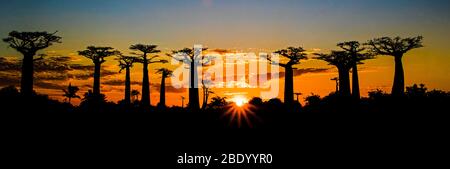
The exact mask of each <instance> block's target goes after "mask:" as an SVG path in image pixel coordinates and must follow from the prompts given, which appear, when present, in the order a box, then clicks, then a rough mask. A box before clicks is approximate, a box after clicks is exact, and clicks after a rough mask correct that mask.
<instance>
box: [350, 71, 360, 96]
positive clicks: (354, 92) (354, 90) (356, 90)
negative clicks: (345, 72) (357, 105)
mask: <svg viewBox="0 0 450 169" xmlns="http://www.w3.org/2000/svg"><path fill="white" fill-rule="evenodd" d="M352 96H353V97H354V98H356V99H359V98H360V97H361V95H360V93H359V78H358V66H357V65H356V63H355V64H354V65H353V68H352Z"/></svg>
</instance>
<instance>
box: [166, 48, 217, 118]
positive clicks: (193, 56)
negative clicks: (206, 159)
mask: <svg viewBox="0 0 450 169" xmlns="http://www.w3.org/2000/svg"><path fill="white" fill-rule="evenodd" d="M204 50H207V49H206V48H201V49H198V50H196V48H194V49H190V48H184V49H181V50H174V51H172V54H167V56H170V57H172V58H174V59H176V60H178V61H180V62H183V63H185V64H187V65H189V70H190V74H189V105H188V107H189V109H191V110H192V111H197V110H200V101H199V99H200V97H199V93H198V92H199V91H198V84H197V83H198V71H197V66H200V65H203V64H204V62H205V61H206V62H207V61H208V60H207V58H206V57H204V56H203V55H202V56H201V57H200V55H201V53H202V51H204ZM180 56H181V57H180Z"/></svg>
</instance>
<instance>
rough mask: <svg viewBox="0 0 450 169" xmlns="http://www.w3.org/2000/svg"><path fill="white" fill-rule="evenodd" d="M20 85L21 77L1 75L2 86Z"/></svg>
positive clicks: (0, 84)
mask: <svg viewBox="0 0 450 169" xmlns="http://www.w3.org/2000/svg"><path fill="white" fill-rule="evenodd" d="M19 84H20V77H19V76H17V75H12V74H6V73H1V74H0V86H10V85H14V86H17V85H19Z"/></svg>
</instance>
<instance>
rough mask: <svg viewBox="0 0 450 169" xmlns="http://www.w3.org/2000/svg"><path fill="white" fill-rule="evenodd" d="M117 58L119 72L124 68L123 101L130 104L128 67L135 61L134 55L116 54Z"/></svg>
mask: <svg viewBox="0 0 450 169" xmlns="http://www.w3.org/2000/svg"><path fill="white" fill-rule="evenodd" d="M117 60H118V61H119V67H120V70H119V72H122V70H123V69H125V98H124V103H125V104H126V105H130V104H131V80H130V68H131V67H133V64H134V62H136V57H134V56H125V55H118V57H117Z"/></svg>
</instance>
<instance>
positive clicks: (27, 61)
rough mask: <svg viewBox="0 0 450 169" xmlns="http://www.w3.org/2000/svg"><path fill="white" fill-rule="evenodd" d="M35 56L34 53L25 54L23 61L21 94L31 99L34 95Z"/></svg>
mask: <svg viewBox="0 0 450 169" xmlns="http://www.w3.org/2000/svg"><path fill="white" fill-rule="evenodd" d="M33 56H34V53H29V54H24V56H23V60H22V76H21V81H20V93H22V95H23V96H25V97H31V95H32V94H33V72H34V70H33Z"/></svg>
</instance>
